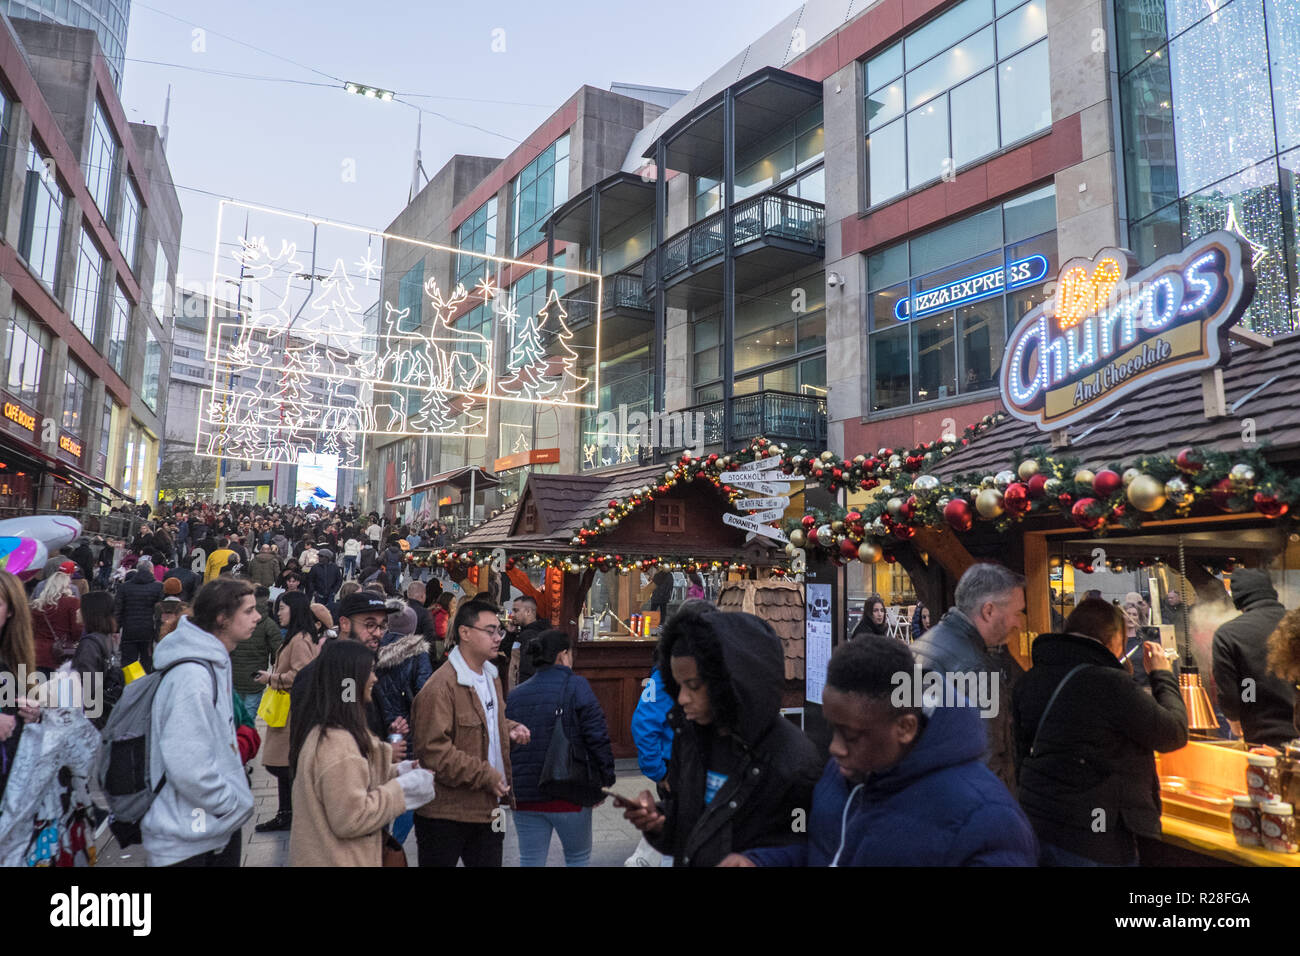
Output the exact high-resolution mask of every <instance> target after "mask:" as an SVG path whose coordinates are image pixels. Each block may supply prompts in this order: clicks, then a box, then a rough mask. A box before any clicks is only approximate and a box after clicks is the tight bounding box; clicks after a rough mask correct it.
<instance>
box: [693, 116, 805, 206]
mask: <svg viewBox="0 0 1300 956" xmlns="http://www.w3.org/2000/svg"><path fill="white" fill-rule="evenodd" d="M825 152H826V129H825V126H824V124H823V121H822V105H821V104H820V103H818V104H817V105H816V106H814V107H811V108H810V109H807V110H805V111H804V112H802V113H800V114H799V115H798V116H796V117H795V118H794V119H792V120H790V121H789V122H787V123H783V124H782V125H780V126H778V127H777V128H776V129H774V130H772V131H771V132H770V133H768V134H767V135H766V136H763V137H761V138H759V139H758V140H756V141H755V142H753V143H750V144H749V145H747V146H745V147H743V148H742V149H740V150H739V151H738V152H737V153H736V180H735V185H734V187H733V189H732V194H733V196H734V198H735V201H736V202H740V201H741V200H742V199H748V198H749V197H750V196H756V195H758V194H759V193H761V192H766V191H767V190H769V189H773V188H776V187H779V185H780V184H781V183H783V182H785V181H786V180H787V179H789V178H790V177H791V176H794V175H795V174H797V173H802V172H804V171H805V170H808V169H811V168H812V167H813V166H815V165H816V164H818V163H820V162H821V161H822V159H823V157H824V156H825ZM721 177H722V169H721V167H719V168H717V169H714V170H712V171H711V172H710V173H709V175H707V176H697V177H695V204H694V206H695V221H696V222H698V221H699V220H701V219H705V218H707V217H708V216H711V215H713V213H715V212H717V211H718V210H719V209H721V208H722V181H721ZM810 185H811V184H810ZM783 191H784V192H786V193H787V194H788V195H799V194H798V193H796V192H791V191H790V190H788V189H786V190H783ZM822 193H823V195H824V193H825V190H824V189H823V190H822ZM801 198H810V199H811V198H813V197H812V196H807V197H801ZM814 201H816V202H822V201H823V199H820V198H819V199H815V200H814Z"/></svg>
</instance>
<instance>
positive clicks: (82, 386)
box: [63, 358, 90, 435]
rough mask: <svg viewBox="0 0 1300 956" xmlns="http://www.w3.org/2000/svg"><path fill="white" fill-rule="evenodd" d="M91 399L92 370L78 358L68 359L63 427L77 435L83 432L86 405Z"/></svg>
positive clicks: (64, 381) (64, 375)
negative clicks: (88, 369) (87, 368)
mask: <svg viewBox="0 0 1300 956" xmlns="http://www.w3.org/2000/svg"><path fill="white" fill-rule="evenodd" d="M89 401H90V372H89V371H87V370H86V369H85V368H84V367H83V366H82V364H81V363H80V362H78V361H77V360H76V359H72V358H70V359H68V368H67V370H66V371H65V372H64V373H63V427H64V428H66V429H67V430H68V431H70V432H72V433H73V434H75V435H80V434H81V425H82V421H83V419H84V418H85V415H86V405H87V403H88V402H89Z"/></svg>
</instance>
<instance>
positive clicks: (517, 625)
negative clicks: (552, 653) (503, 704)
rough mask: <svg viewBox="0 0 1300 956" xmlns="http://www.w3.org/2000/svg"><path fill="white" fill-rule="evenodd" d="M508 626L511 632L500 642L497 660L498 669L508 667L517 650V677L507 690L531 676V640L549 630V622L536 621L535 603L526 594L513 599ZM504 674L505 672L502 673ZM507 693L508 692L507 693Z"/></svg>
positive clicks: (508, 631)
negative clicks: (516, 649)
mask: <svg viewBox="0 0 1300 956" xmlns="http://www.w3.org/2000/svg"><path fill="white" fill-rule="evenodd" d="M510 625H511V627H512V628H513V630H507V631H506V636H505V638H504V639H503V640H502V641H501V653H500V656H499V657H498V658H497V660H498V662H499V663H498V664H497V667H498V669H501V668H506V669H507V670H508V669H509V667H510V661H511V657H512V655H513V654H514V649H515V647H518V648H519V676H518V678H517V679H516V680H515V681H514V682H513V683H511V684H510V687H509V689H513V688H515V687H518V686H519V685H520V684H522V683H523V682H524V681H526V680H528V678H530V677H532V676H533V655H532V653H531V651H530V648H531V647H532V643H533V639H534V638H536V637H539V636H540V635H541V634H542V632H544V631H548V630H550V628H551V622H550V621H539V620H538V619H537V601H536V600H534V599H533V598H531V597H529V596H528V595H526V594H521V595H520V596H519V597H517V598H515V600H514V603H513V604H512V605H511V608H510ZM502 673H506V671H504V670H503V671H502ZM507 692H508V691H507Z"/></svg>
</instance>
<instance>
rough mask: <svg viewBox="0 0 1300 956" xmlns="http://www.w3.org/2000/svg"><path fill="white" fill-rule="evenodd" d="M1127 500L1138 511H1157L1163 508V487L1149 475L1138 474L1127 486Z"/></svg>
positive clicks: (1161, 483)
mask: <svg viewBox="0 0 1300 956" xmlns="http://www.w3.org/2000/svg"><path fill="white" fill-rule="evenodd" d="M1128 500H1129V504H1131V505H1132V506H1133V507H1134V508H1136V509H1137V510H1138V511H1159V510H1160V509H1161V508H1163V507H1164V506H1165V500H1166V499H1165V486H1164V483H1163V482H1161V481H1157V480H1156V479H1155V478H1152V477H1151V476H1150V475H1143V474H1139V475H1138V476H1137V477H1135V478H1134V479H1133V480H1132V481H1130V482H1129V485H1128Z"/></svg>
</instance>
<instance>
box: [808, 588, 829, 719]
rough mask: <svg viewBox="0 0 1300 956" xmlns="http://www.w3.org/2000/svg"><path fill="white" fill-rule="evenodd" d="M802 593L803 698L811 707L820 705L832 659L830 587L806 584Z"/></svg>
mask: <svg viewBox="0 0 1300 956" xmlns="http://www.w3.org/2000/svg"><path fill="white" fill-rule="evenodd" d="M804 589H805V592H806V593H805V597H804V668H805V669H804V677H805V681H806V686H807V693H806V695H805V696H806V697H807V698H808V700H809V701H811V702H812V703H814V704H820V703H821V702H822V690H823V689H824V688H825V686H826V666H827V664H829V663H830V659H831V586H830V585H829V584H806V585H804Z"/></svg>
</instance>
